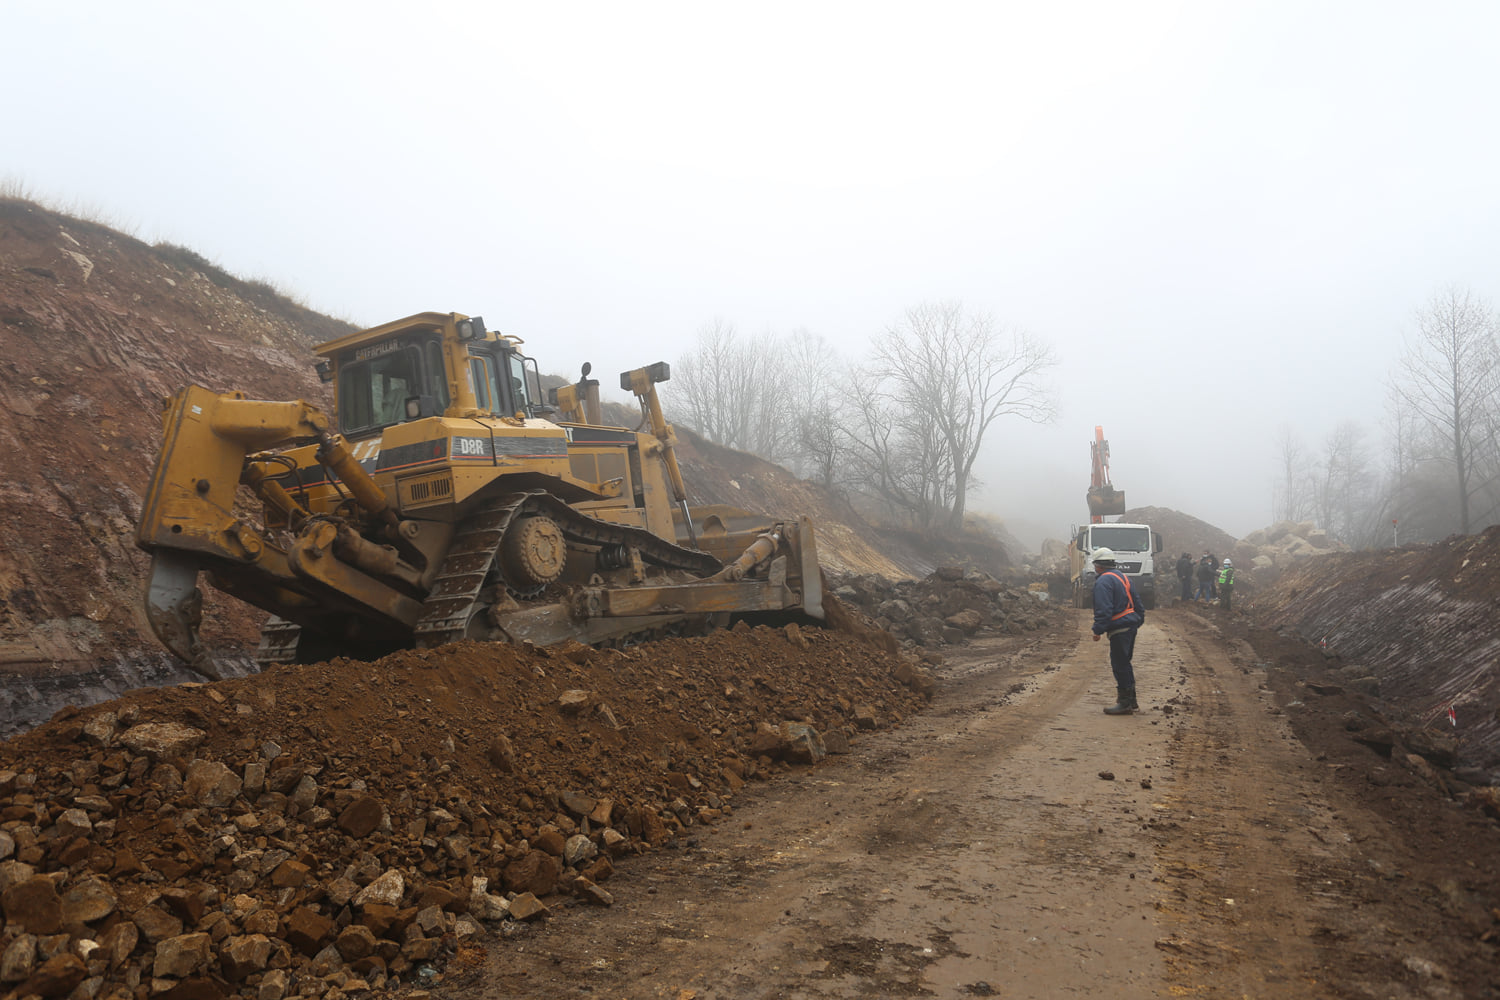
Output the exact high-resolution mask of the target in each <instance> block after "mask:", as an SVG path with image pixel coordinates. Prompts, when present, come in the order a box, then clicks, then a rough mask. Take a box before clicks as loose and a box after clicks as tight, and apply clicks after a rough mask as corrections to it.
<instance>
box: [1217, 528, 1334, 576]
mask: <svg viewBox="0 0 1500 1000" xmlns="http://www.w3.org/2000/svg"><path fill="white" fill-rule="evenodd" d="M1347 551H1349V547H1348V546H1347V545H1345V544H1343V543H1342V542H1338V541H1335V540H1334V539H1332V538H1330V537H1328V532H1326V531H1324V530H1323V529H1322V528H1319V527H1316V526H1315V525H1314V524H1313V522H1311V521H1278V522H1276V523H1275V524H1273V525H1271V526H1270V527H1268V528H1261V529H1259V530H1258V531H1252V532H1250V534H1248V535H1246V536H1245V537H1244V538H1242V539H1240V541H1239V542H1237V543H1236V544H1235V547H1234V553H1233V555H1234V564H1235V565H1236V566H1242V567H1245V568H1248V569H1251V570H1254V571H1255V572H1256V573H1258V574H1262V575H1263V574H1267V573H1271V572H1277V573H1279V572H1280V571H1281V570H1284V569H1286V568H1287V567H1288V566H1290V565H1292V564H1293V563H1295V562H1299V561H1300V560H1303V559H1306V558H1308V557H1309V556H1318V555H1325V554H1327V553H1330V552H1347Z"/></svg>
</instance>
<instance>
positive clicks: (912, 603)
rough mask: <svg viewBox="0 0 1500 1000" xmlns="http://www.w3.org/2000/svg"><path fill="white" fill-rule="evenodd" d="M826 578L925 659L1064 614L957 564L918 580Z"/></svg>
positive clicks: (876, 623) (874, 622) (1022, 591)
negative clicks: (946, 647) (943, 651)
mask: <svg viewBox="0 0 1500 1000" xmlns="http://www.w3.org/2000/svg"><path fill="white" fill-rule="evenodd" d="M828 582H829V586H831V587H832V588H833V593H834V594H835V595H836V596H837V597H838V598H839V599H840V600H842V601H844V602H845V603H846V604H848V605H850V606H851V607H852V608H854V609H855V610H857V611H859V612H860V613H862V614H863V615H865V616H866V617H867V618H868V619H869V620H870V622H871V624H872V626H873V627H874V628H877V629H879V630H881V631H883V632H889V633H890V634H891V635H892V636H895V637H896V638H897V639H899V640H900V641H901V642H902V644H903V645H905V646H907V647H908V648H911V649H913V650H915V651H917V652H918V653H919V654H920V655H922V656H924V657H926V658H928V659H929V660H930V659H934V655H933V654H934V651H936V650H939V649H941V648H942V647H943V646H953V645H959V644H962V643H966V642H969V641H971V640H973V639H974V638H975V637H978V636H985V635H1002V634H1003V635H1015V634H1017V633H1019V632H1026V631H1031V630H1033V629H1039V628H1043V627H1045V626H1048V625H1055V624H1057V623H1059V622H1060V621H1061V620H1062V619H1063V617H1064V613H1063V611H1062V609H1061V608H1059V607H1057V606H1056V605H1055V604H1052V603H1049V602H1048V601H1047V600H1046V599H1045V597H1044V595H1041V594H1038V593H1035V592H1033V591H1030V590H1026V589H1023V588H1019V587H1009V586H1006V585H1005V584H1003V583H1000V582H999V581H998V580H996V579H994V578H993V577H991V576H989V575H988V574H986V573H981V572H979V571H977V570H966V569H964V568H962V567H959V566H942V567H939V568H938V569H937V570H935V571H934V572H932V573H930V574H928V575H927V576H926V577H923V578H922V579H921V580H888V579H885V578H883V577H878V576H870V575H865V576H856V577H847V578H838V577H834V578H830V580H829V581H828ZM938 658H939V659H940V657H938Z"/></svg>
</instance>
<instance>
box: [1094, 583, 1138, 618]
mask: <svg viewBox="0 0 1500 1000" xmlns="http://www.w3.org/2000/svg"><path fill="white" fill-rule="evenodd" d="M1099 575H1100V576H1112V577H1115V578H1116V579H1118V580H1119V581H1120V582H1121V583H1123V584H1124V585H1125V610H1124V611H1121V612H1120V613H1119V614H1117V615H1111V616H1110V619H1109V620H1110V621H1114V620H1115V619H1117V618H1124V617H1125V616H1126V615H1128V614H1130V613H1131V612H1133V611H1134V610H1135V595H1134V594H1132V593H1131V592H1130V581H1129V580H1128V579H1126V577H1125V575H1124V574H1122V573H1117V572H1115V571H1114V570H1110V571H1109V572H1108V573H1100V574H1099Z"/></svg>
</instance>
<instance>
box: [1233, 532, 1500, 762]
mask: <svg viewBox="0 0 1500 1000" xmlns="http://www.w3.org/2000/svg"><path fill="white" fill-rule="evenodd" d="M1497 593H1500V527H1494V528H1490V529H1488V530H1486V531H1484V532H1483V533H1482V534H1479V535H1468V536H1455V537H1453V538H1449V539H1447V540H1445V541H1442V542H1438V543H1436V544H1433V545H1420V546H1418V545H1409V546H1405V547H1403V548H1399V549H1379V550H1376V551H1373V552H1351V553H1346V554H1340V555H1326V556H1316V557H1312V558H1309V559H1305V560H1303V561H1302V562H1299V563H1297V564H1295V565H1294V566H1293V567H1292V568H1290V569H1289V570H1287V571H1286V572H1285V573H1284V574H1283V575H1282V576H1281V577H1280V578H1279V579H1278V580H1277V581H1276V583H1275V584H1274V585H1272V586H1271V587H1270V588H1268V589H1266V590H1264V591H1263V592H1261V593H1260V594H1259V595H1257V596H1256V597H1255V598H1254V601H1253V603H1252V605H1251V610H1252V611H1253V613H1254V615H1255V617H1256V618H1257V620H1259V621H1261V622H1262V623H1264V624H1267V625H1269V626H1272V627H1276V626H1280V627H1284V628H1286V629H1288V630H1291V631H1293V632H1295V633H1296V634H1297V635H1299V636H1301V637H1303V638H1305V639H1308V640H1310V641H1312V642H1314V643H1317V644H1319V646H1320V648H1325V649H1327V650H1328V651H1329V652H1330V653H1331V655H1334V656H1336V657H1338V661H1337V662H1338V673H1339V675H1340V677H1342V678H1343V682H1344V683H1348V684H1352V685H1358V686H1359V687H1360V688H1361V689H1362V690H1364V691H1365V692H1366V693H1368V694H1370V695H1376V696H1378V697H1379V698H1380V699H1382V700H1383V701H1384V703H1385V704H1386V705H1387V706H1389V711H1390V712H1391V714H1392V715H1394V716H1396V717H1398V718H1400V719H1402V720H1404V721H1406V722H1408V723H1411V724H1415V725H1419V726H1426V725H1429V724H1433V723H1437V724H1438V725H1439V726H1446V725H1449V723H1448V721H1447V713H1448V709H1450V708H1451V709H1453V712H1454V720H1455V722H1456V725H1451V726H1449V728H1451V729H1453V730H1454V734H1455V735H1456V736H1457V737H1458V739H1459V755H1460V756H1461V757H1462V758H1463V759H1464V760H1465V761H1466V762H1468V763H1470V764H1475V765H1479V766H1482V767H1487V768H1492V769H1497V768H1500V720H1497V718H1496V709H1497V707H1500V672H1497V670H1496V665H1495V658H1494V650H1495V648H1496V647H1497V645H1500V621H1497V620H1496V617H1495V594H1497Z"/></svg>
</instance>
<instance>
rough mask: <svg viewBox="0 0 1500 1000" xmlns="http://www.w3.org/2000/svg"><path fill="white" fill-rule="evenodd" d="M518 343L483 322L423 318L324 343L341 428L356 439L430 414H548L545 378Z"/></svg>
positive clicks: (433, 316)
mask: <svg viewBox="0 0 1500 1000" xmlns="http://www.w3.org/2000/svg"><path fill="white" fill-rule="evenodd" d="M519 344H520V340H519V339H517V338H514V337H506V336H496V335H494V334H492V333H489V332H488V331H487V330H486V329H485V327H484V320H482V319H480V318H479V317H473V318H472V319H471V318H469V317H464V316H459V315H458V314H451V315H443V314H436V313H424V314H420V315H417V316H412V317H408V318H407V319H405V320H400V321H398V322H396V323H390V324H386V325H385V326H384V327H378V328H376V329H374V330H368V331H364V332H362V333H361V334H358V335H356V337H355V338H344V339H342V340H338V341H333V342H331V343H328V344H323V345H321V346H320V347H319V348H318V352H319V353H320V354H322V355H323V357H324V358H325V359H326V362H327V363H328V364H329V365H331V373H330V378H331V380H332V381H333V382H334V399H335V405H336V412H337V415H338V427H339V430H340V431H341V432H342V433H343V434H345V435H346V436H347V437H349V438H351V439H361V438H365V437H371V436H374V435H376V434H379V433H380V432H381V431H383V430H384V429H385V428H387V427H390V426H392V425H393V424H399V423H404V422H406V421H408V420H418V419H421V418H424V417H435V416H450V417H472V416H498V417H511V416H517V415H520V416H522V417H544V416H552V415H553V414H554V412H555V411H553V409H552V408H551V407H550V406H548V405H546V403H545V402H544V399H543V394H542V388H541V376H540V373H539V372H538V370H537V365H536V362H535V361H534V360H532V359H531V358H529V357H527V356H526V355H524V354H522V353H521V352H520V351H519V350H518V346H519Z"/></svg>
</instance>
